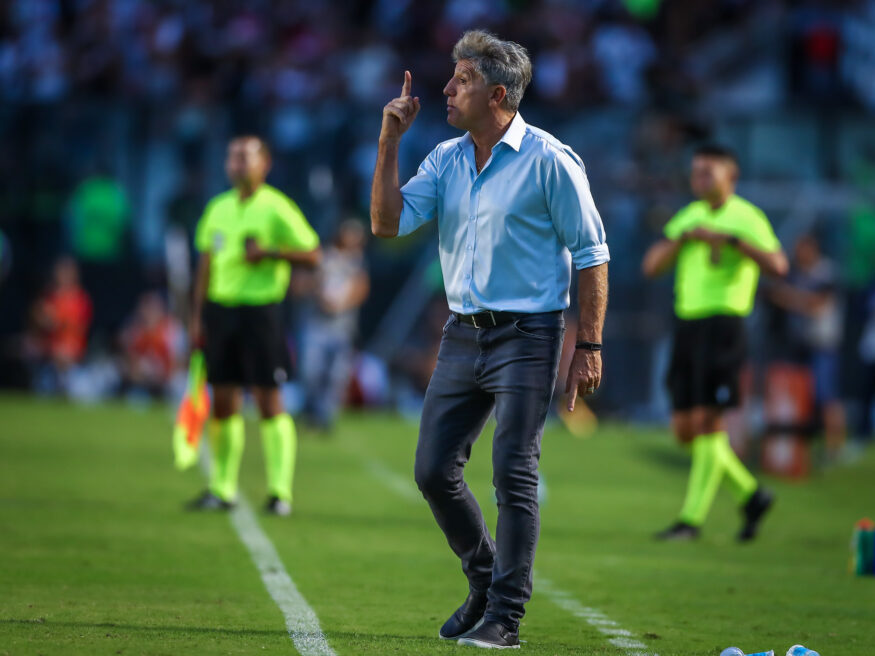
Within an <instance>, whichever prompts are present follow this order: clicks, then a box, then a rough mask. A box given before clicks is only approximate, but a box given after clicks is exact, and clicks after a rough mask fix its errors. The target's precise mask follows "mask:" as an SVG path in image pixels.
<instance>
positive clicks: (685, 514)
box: [642, 145, 787, 541]
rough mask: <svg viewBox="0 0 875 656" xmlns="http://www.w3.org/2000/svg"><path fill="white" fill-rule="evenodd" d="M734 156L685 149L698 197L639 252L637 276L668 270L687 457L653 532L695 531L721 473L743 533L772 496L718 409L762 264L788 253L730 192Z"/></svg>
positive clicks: (736, 368) (734, 396)
mask: <svg viewBox="0 0 875 656" xmlns="http://www.w3.org/2000/svg"><path fill="white" fill-rule="evenodd" d="M738 172H739V169H738V162H737V160H736V158H735V155H734V154H733V153H732V151H730V150H728V149H726V148H723V147H721V146H716V145H709V146H703V147H700V148H699V149H698V150H696V152H695V154H694V155H693V162H692V169H691V173H690V187H691V188H692V191H693V194H694V195H695V196H697V197H698V198H699V200H697V201H695V202H693V203H690V204H689V205H687V206H686V207H685V208H683V209H682V210H681V211H680V212H678V213H677V214H676V215H675V216H674V218H672V219H671V221H669V222H668V224H667V225H666V226H665V238H664V239H662V240H661V241H659V242H657V243H656V244H654V245H653V246H651V248H650V249H649V250H648V251H647V253H646V255H645V256H644V262H643V265H642V268H643V271H644V274H645V275H647V276H648V277H655V276H658V275H660V274H662V273H665V272H667V271H668V270H670V269H671V268H672V267H673V266H674V265H675V264H677V267H676V271H675V315H676V322H675V336H674V347H673V352H672V356H671V365H670V367H669V373H668V386H669V389H670V392H671V397H672V409H673V412H672V424H673V427H674V431H675V434H676V435H677V437H678V439H679V440H680V441H681V442H683V443H687V444H689V443H691V444H692V454H693V465H692V469H691V470H690V478H689V483H688V485H687V494H686V499H685V501H684V505H683V507H682V509H681V512H680V515H679V517H678V520H677V521H676V522H675V523H673V524H672V525H671V526H669V527H668V528H667V529H666V530H664V531H662V532H660V533H658V534H657V536H656V537H657V538H659V539H665V540H689V539H694V538H696V537H698V535H699V530H700V527H701V526H702V524H703V523H704V522H705V518H706V516H707V514H708V511H709V509H710V508H711V503H712V501H713V500H714V496H715V495H716V493H717V489H718V488H719V486H720V482H721V480H722V478H723V477H724V476H726V479H727V481H728V482H729V484H730V488H731V490H732V492H733V493H734V495H735V498H736V500H737V501H738V503H739V506H740V507H741V511H742V520H743V524H742V528H741V531H740V532H739V533H738V539H739V540H741V541H746V540H750V539H752V538H753V537H755V535H756V532H757V527H758V525H759V522H760V520H761V519H762V517H763V515H764V514H765V512H766V511H767V510H768V509H769V507H770V506H771V504H772V495H771V494H770V493H769V492H768V491H766V490H765V489H763V488H762V487H761V486H759V485H758V483H757V481H756V479H755V478H754V477H753V475H752V474H751V473H750V472H749V471H748V470H747V468H746V467H745V466H744V464H743V463H742V462H741V461H740V460H739V459H738V456H736V455H735V453H734V452H733V450H732V448H731V446H730V444H729V438H728V435H727V433H726V425H725V423H724V419H723V414H724V411H725V410H726V409H728V408H732V407H735V406H737V405H738V402H739V374H740V371H741V368H742V366H743V364H744V362H745V359H746V357H747V354H746V340H745V331H744V317H746V316H747V315H749V314H750V312H751V310H752V309H753V304H754V296H755V294H756V288H757V283H758V280H759V274H760V270H762V271H763V272H764V273H766V274H769V275H773V276H783V275H786V273H787V258H786V257H785V255H784V253H783V251H782V250H781V244H780V242H779V241H778V238H777V237H776V236H775V233H774V231H773V230H772V226H771V225H770V224H769V221H768V219H767V218H766V216H765V214H763V212H762V211H761V210H760V209H759V208H757V207H756V206H754V205H753V204H752V203H750V202H748V201H746V200H744V199H743V198H740V197H739V196H737V195H736V194H735V186H736V182H737V180H738Z"/></svg>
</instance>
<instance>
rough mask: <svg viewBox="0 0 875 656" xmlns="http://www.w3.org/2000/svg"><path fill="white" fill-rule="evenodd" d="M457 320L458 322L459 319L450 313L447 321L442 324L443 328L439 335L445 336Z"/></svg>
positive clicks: (453, 313)
mask: <svg viewBox="0 0 875 656" xmlns="http://www.w3.org/2000/svg"><path fill="white" fill-rule="evenodd" d="M458 320H459V319H458V317H456V314H455V312H451V313H450V317H449V318H448V319H447V322H446V323H445V324H444V327H443V329H442V330H441V333H442V334H443V335H446V334H447V331H448V330H449V329H450V327H451V326H452V325H453V324H454V323H456V322H457V321H458Z"/></svg>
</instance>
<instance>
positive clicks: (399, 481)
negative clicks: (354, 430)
mask: <svg viewBox="0 0 875 656" xmlns="http://www.w3.org/2000/svg"><path fill="white" fill-rule="evenodd" d="M361 457H362V461H363V462H364V464H365V467H367V469H368V471H369V472H370V473H371V475H372V476H373V477H374V478H376V479H377V480H379V481H380V482H381V483H382V484H383V485H384V486H385V487H387V488H389V489H390V490H392V491H393V492H395V494H397V495H398V496H402V497H404V498H405V499H407V500H408V501H416V502H419V501H422V495H421V494H420V493H419V489H417V487H416V486H415V485H414V484H413V483H411V482H410V479H409V478H407V477H406V476H402V475H401V474H399V473H398V472H396V471H395V470H394V469H390V468H389V467H388V466H387V465H386V463H384V462H383V461H382V460H377V459H376V458H369V457H367V456H361Z"/></svg>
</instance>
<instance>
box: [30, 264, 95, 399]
mask: <svg viewBox="0 0 875 656" xmlns="http://www.w3.org/2000/svg"><path fill="white" fill-rule="evenodd" d="M91 316H92V306H91V299H90V297H89V296H88V293H87V292H86V291H85V290H84V289H82V287H81V286H80V284H79V268H78V266H77V265H76V261H75V260H74V259H73V258H71V257H64V258H61V259H60V260H58V261H57V262H56V263H55V266H54V269H53V271H52V279H51V282H50V284H49V287H48V289H47V290H46V292H45V293H44V294H43V295H41V296H40V297H39V298H38V299H37V301H36V302H35V303H34V305H33V308H32V309H31V313H30V326H29V328H28V334H27V336H26V348H25V351H26V357H27V359H28V360H29V361H30V363H31V365H32V368H33V374H34V376H35V380H34V382H35V384H36V386H37V388H38V389H39V390H40V391H43V392H56V391H65V390H66V377H67V373H68V372H69V370H70V369H71V368H72V367H73V366H74V365H75V364H77V363H79V362H81V361H82V358H83V357H84V356H85V351H86V349H87V347H88V329H89V327H90V325H91Z"/></svg>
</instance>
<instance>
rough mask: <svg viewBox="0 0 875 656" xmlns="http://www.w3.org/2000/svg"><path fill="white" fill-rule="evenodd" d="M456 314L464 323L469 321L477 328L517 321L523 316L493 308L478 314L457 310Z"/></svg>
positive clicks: (469, 323)
mask: <svg viewBox="0 0 875 656" xmlns="http://www.w3.org/2000/svg"><path fill="white" fill-rule="evenodd" d="M455 315H456V318H458V320H459V321H461V322H462V323H467V324H468V325H470V326H474V327H475V328H494V327H495V326H500V325H502V324H504V323H510V322H511V321H516V320H517V319H519V318H520V316H522V315H520V314H519V313H517V312H493V311H492V310H486V312H478V313H477V314H459V313H458V312H456V313H455Z"/></svg>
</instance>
